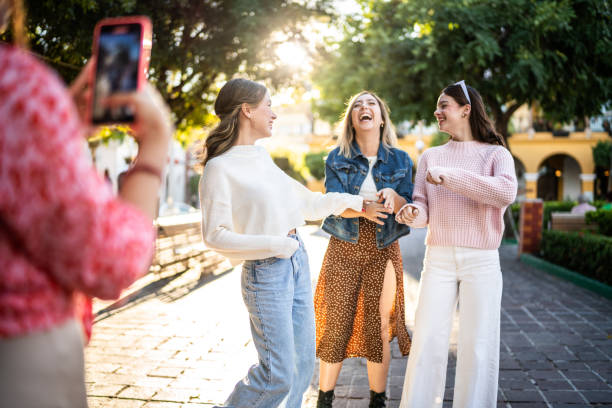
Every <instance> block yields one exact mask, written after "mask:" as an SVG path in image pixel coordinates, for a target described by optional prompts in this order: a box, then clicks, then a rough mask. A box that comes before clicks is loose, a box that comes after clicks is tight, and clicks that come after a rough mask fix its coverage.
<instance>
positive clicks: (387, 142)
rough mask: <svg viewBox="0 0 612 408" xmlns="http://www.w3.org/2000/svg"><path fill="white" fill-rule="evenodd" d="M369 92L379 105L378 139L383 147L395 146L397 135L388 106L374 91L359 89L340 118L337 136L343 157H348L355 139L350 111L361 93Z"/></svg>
mask: <svg viewBox="0 0 612 408" xmlns="http://www.w3.org/2000/svg"><path fill="white" fill-rule="evenodd" d="M365 94H369V95H372V96H373V97H374V99H376V101H377V102H378V106H379V107H380V113H381V115H382V120H383V126H382V127H381V128H380V141H381V143H382V145H383V147H384V148H386V149H389V148H391V147H397V146H398V144H397V135H396V134H395V129H394V127H393V123H391V117H390V116H389V113H390V112H391V111H390V110H389V107H388V106H387V104H386V103H385V101H383V100H382V99H380V98H379V97H378V95H376V94H375V93H374V92H370V91H361V92H359V93H358V94H356V95H353V96H352V97H351V99H350V100H349V102H348V103H347V105H346V111H345V112H344V115H343V119H342V133H341V134H340V137H338V147H339V148H340V154H342V155H343V156H345V157H350V155H351V149H352V145H353V141H354V140H355V127H354V126H353V120H352V119H351V111H352V110H353V106H355V101H357V98H359V97H360V96H361V95H365Z"/></svg>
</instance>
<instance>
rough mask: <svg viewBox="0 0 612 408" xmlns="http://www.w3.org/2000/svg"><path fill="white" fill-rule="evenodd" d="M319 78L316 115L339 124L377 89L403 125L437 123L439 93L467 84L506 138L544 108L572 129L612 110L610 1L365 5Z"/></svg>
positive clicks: (417, 0)
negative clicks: (350, 105)
mask: <svg viewBox="0 0 612 408" xmlns="http://www.w3.org/2000/svg"><path fill="white" fill-rule="evenodd" d="M360 3H361V5H362V9H363V15H362V16H358V17H354V18H352V19H349V20H348V21H347V24H346V27H345V30H344V38H343V39H342V40H340V41H337V42H335V43H331V44H330V46H329V47H327V49H326V50H324V52H323V56H322V58H321V61H320V62H319V64H318V66H319V69H318V71H317V72H316V74H315V83H316V84H317V85H318V86H319V87H320V88H321V90H322V100H323V101H322V102H320V103H319V104H318V105H317V106H316V109H317V111H318V112H319V114H320V115H321V116H322V117H323V118H325V119H327V120H335V119H337V117H338V115H339V113H340V112H341V111H342V108H343V104H344V100H343V98H346V97H348V96H349V95H351V94H354V93H356V92H358V91H360V90H362V89H371V90H372V91H374V92H377V93H378V94H379V95H380V96H381V97H383V98H384V99H385V100H386V101H387V102H388V103H389V105H390V107H391V110H392V118H393V120H394V121H396V122H398V121H402V120H419V119H425V120H427V121H429V122H431V121H433V119H434V117H433V111H434V109H435V104H436V99H437V97H438V92H439V91H440V90H441V89H443V88H444V87H445V86H446V85H448V84H450V83H453V82H455V81H458V80H461V79H465V81H466V83H467V84H469V85H472V86H474V87H475V88H476V89H477V90H478V91H479V92H480V93H481V95H482V96H483V99H484V101H485V104H486V105H487V107H488V109H490V114H491V115H492V116H493V118H494V119H495V123H496V128H497V130H498V131H499V132H500V133H501V134H503V135H504V137H508V123H509V120H510V117H511V116H512V114H513V113H514V112H515V111H516V109H518V108H519V106H521V105H523V104H525V103H527V104H532V103H534V102H537V103H538V104H539V105H540V106H541V107H542V108H543V110H544V111H545V112H546V113H547V115H549V116H551V117H552V118H555V119H557V120H561V121H564V122H567V121H569V120H572V119H574V118H576V117H578V118H583V117H584V116H585V115H588V116H590V115H596V114H599V113H600V112H601V110H602V106H606V105H607V106H609V105H610V102H611V101H612V76H611V75H610V73H612V53H611V52H610V50H611V49H612V30H611V29H612V8H611V4H610V2H609V1H608V0H513V1H508V0H464V1H461V2H458V1H455V0H404V1H400V0H390V1H386V2H372V1H366V0H361V1H360Z"/></svg>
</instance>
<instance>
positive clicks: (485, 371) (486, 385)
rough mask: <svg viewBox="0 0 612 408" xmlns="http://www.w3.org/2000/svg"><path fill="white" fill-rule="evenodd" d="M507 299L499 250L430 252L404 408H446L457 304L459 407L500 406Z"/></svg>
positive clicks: (436, 249) (456, 397)
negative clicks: (501, 332) (503, 300)
mask: <svg viewBox="0 0 612 408" xmlns="http://www.w3.org/2000/svg"><path fill="white" fill-rule="evenodd" d="M501 294H502V275H501V269H500V264H499V254H498V252H497V250H485V249H476V248H464V247H436V246H432V247H427V250H426V252H425V259H424V261H423V272H422V274H421V281H420V284H419V298H418V304H417V309H416V316H415V329H414V333H413V337H412V348H411V349H410V355H409V357H408V365H407V368H406V378H405V379H404V389H403V392H402V400H401V403H400V408H433V407H441V406H442V401H443V399H444V386H445V382H446V366H447V362H448V347H449V338H450V332H451V328H452V322H453V315H454V312H455V309H456V305H457V300H459V339H458V345H457V369H456V373H455V391H454V398H453V408H489V407H490V408H493V407H495V406H496V404H497V381H498V374H499V373H498V372H499V330H500V309H501Z"/></svg>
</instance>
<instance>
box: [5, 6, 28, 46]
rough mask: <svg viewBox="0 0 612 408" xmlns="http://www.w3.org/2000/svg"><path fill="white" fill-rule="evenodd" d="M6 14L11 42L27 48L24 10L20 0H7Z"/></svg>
mask: <svg viewBox="0 0 612 408" xmlns="http://www.w3.org/2000/svg"><path fill="white" fill-rule="evenodd" d="M7 3H8V9H7V11H8V14H9V16H8V17H9V20H10V23H11V34H12V37H13V44H15V45H17V46H19V47H21V48H27V46H28V39H27V36H26V34H25V11H24V7H23V2H22V0H8V1H7Z"/></svg>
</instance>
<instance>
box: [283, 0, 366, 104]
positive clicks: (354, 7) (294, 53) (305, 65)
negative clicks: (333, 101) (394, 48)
mask: <svg viewBox="0 0 612 408" xmlns="http://www.w3.org/2000/svg"><path fill="white" fill-rule="evenodd" d="M334 9H335V10H337V11H339V12H340V13H341V14H343V15H351V14H357V13H360V12H361V8H360V6H359V5H358V4H357V2H356V1H355V0H335V1H334ZM302 35H303V37H304V38H305V39H307V43H306V44H301V43H299V42H297V41H285V38H283V34H281V33H278V34H277V35H276V38H275V39H276V40H277V41H279V42H280V45H278V47H277V48H276V55H277V56H278V57H279V59H280V61H281V63H282V64H284V65H286V66H288V67H290V68H291V69H293V70H295V71H297V72H301V73H302V74H303V75H304V76H305V77H308V76H309V75H310V73H311V72H312V68H313V67H312V62H313V61H312V57H311V56H310V53H312V52H314V50H315V48H316V46H317V45H319V44H321V43H322V42H323V40H324V39H325V38H338V39H339V38H340V36H341V35H342V27H338V26H334V25H332V24H329V23H327V22H320V21H313V22H311V23H310V24H308V25H307V26H305V27H304V28H303V30H302ZM294 94H295V88H293V87H289V88H287V89H284V90H282V91H280V92H276V93H275V95H273V101H272V102H273V104H274V105H285V104H291V103H295V102H296V101H295V95H294ZM318 96H319V92H318V90H317V89H312V90H309V91H307V92H306V94H305V95H303V96H302V99H306V100H309V99H311V98H317V97H318Z"/></svg>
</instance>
